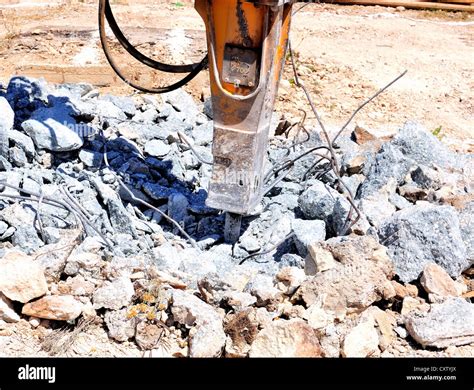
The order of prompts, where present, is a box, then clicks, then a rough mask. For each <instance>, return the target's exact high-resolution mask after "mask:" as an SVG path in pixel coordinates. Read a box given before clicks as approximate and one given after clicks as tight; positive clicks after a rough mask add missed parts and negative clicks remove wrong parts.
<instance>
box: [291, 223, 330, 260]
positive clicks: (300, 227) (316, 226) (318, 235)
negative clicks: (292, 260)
mask: <svg viewBox="0 0 474 390" xmlns="http://www.w3.org/2000/svg"><path fill="white" fill-rule="evenodd" d="M291 227H292V229H293V233H294V234H295V235H294V239H293V240H294V242H295V245H296V249H297V250H298V254H299V255H300V256H301V257H306V255H307V254H308V245H310V244H313V243H315V242H318V241H324V240H325V239H326V223H325V222H324V221H319V220H303V219H294V220H293V221H292V222H291Z"/></svg>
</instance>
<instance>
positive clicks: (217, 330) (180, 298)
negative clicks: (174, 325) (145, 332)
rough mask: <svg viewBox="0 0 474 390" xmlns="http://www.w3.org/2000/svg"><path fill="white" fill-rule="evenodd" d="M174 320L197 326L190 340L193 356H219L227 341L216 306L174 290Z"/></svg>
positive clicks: (190, 352) (190, 351) (172, 309)
mask: <svg viewBox="0 0 474 390" xmlns="http://www.w3.org/2000/svg"><path fill="white" fill-rule="evenodd" d="M171 312H172V314H173V318H174V321H176V322H178V323H180V324H184V325H187V326H195V327H194V331H193V334H192V335H190V340H189V354H190V356H191V357H217V356H220V355H221V353H222V349H223V348H224V345H225V342H226V336H225V333H224V329H223V324H222V319H221V317H220V316H219V314H218V313H217V312H216V311H215V310H214V308H213V307H212V306H210V305H208V304H207V303H204V302H203V301H201V300H200V299H199V298H198V297H196V296H194V295H192V294H190V293H188V292H184V291H179V290H174V291H173V303H172V307H171Z"/></svg>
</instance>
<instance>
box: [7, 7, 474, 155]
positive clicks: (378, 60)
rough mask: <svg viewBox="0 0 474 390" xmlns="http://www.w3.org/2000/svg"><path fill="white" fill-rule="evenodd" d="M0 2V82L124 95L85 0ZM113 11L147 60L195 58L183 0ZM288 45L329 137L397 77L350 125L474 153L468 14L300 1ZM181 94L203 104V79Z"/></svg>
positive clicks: (284, 90) (288, 86) (193, 26)
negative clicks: (427, 136) (432, 139)
mask: <svg viewBox="0 0 474 390" xmlns="http://www.w3.org/2000/svg"><path fill="white" fill-rule="evenodd" d="M2 3H3V4H4V5H1V4H2ZM5 3H8V1H6V0H3V1H0V81H2V80H3V81H6V80H8V79H9V78H10V77H11V75H13V74H22V75H31V76H34V77H45V78H46V79H47V80H48V81H52V82H80V81H84V82H91V83H93V84H95V85H97V86H99V87H100V88H102V89H104V90H111V91H112V92H114V93H115V94H132V93H134V91H133V90H132V89H131V88H129V87H127V86H125V85H124V84H123V83H121V81H120V80H118V78H117V77H115V76H114V74H113V72H112V71H111V69H110V68H109V66H108V65H107V64H106V61H105V58H104V56H103V54H102V52H101V49H100V46H99V42H98V34H97V17H96V13H97V10H96V4H95V2H91V3H90V4H87V3H75V2H72V4H70V5H65V4H56V5H55V4H54V2H47V3H46V2H42V1H39V2H38V1H36V2H35V3H28V2H25V3H21V4H19V5H5ZM119 3H120V4H117V5H113V9H114V11H115V13H116V16H117V18H118V20H119V22H120V25H121V26H122V27H123V29H124V31H125V33H126V35H127V36H128V37H129V38H130V39H131V41H132V42H133V43H134V44H137V45H138V46H139V48H140V50H142V51H144V52H145V53H148V54H150V55H153V56H157V57H159V58H165V59H166V60H168V61H170V62H174V63H180V62H189V61H197V60H198V59H199V58H201V57H202V56H203V54H204V53H205V50H206V48H205V43H204V42H205V35H204V26H203V23H202V21H201V19H200V17H199V15H198V14H197V12H196V11H195V10H194V8H193V6H192V3H193V2H192V1H182V2H174V1H157V2H154V5H146V4H140V2H138V4H139V5H136V4H137V2H134V3H133V4H134V5H133V6H132V5H126V4H123V3H126V2H123V1H120V2H119ZM45 4H48V5H45ZM299 7H301V5H297V6H296V7H295V9H297V8H299ZM291 39H292V43H293V48H294V50H295V52H296V54H297V56H298V62H299V72H300V73H301V75H302V80H303V81H304V82H305V84H306V85H307V86H308V87H309V88H310V91H311V92H312V95H313V99H314V101H315V103H316V105H317V107H318V109H319V111H320V114H321V115H322V117H323V119H324V120H325V122H326V123H327V125H328V126H329V128H330V129H333V130H336V129H337V128H338V126H341V124H342V123H343V122H344V121H345V119H346V118H347V117H348V116H349V115H350V113H351V112H352V111H353V110H354V109H355V108H356V107H357V106H358V104H360V103H361V102H362V101H363V100H364V99H365V98H367V97H369V96H370V95H372V94H373V93H374V92H375V91H377V90H378V89H379V88H380V87H382V86H383V85H385V84H386V83H388V82H389V81H390V80H391V79H393V78H394V77H395V76H397V75H398V74H400V73H401V72H402V71H403V70H405V69H407V70H408V74H407V75H406V76H405V77H404V78H403V79H402V80H400V81H399V82H398V83H396V84H395V85H394V86H393V87H392V88H391V89H390V90H389V91H388V92H387V93H385V94H384V95H383V96H381V97H380V98H379V99H378V100H377V101H376V102H375V103H373V104H371V105H370V106H368V107H367V108H366V109H365V110H364V111H363V112H361V113H360V114H359V116H358V117H357V118H356V121H355V122H354V124H355V123H359V124H365V125H367V126H369V127H371V128H375V129H378V130H382V131H383V130H387V131H391V130H395V129H398V128H399V127H400V126H401V125H402V124H403V123H404V122H405V121H406V120H407V119H415V120H419V121H420V122H421V123H422V124H423V125H424V126H425V127H426V128H427V129H429V130H430V131H434V130H435V129H438V131H439V136H440V137H442V139H443V142H445V143H446V144H448V145H450V146H451V147H452V148H453V149H455V150H458V151H464V152H468V151H470V152H472V151H473V150H474V128H473V123H474V96H473V95H474V92H473V91H474V46H473V42H474V15H472V14H469V13H461V12H442V11H416V10H404V9H394V8H383V7H361V6H337V5H327V4H310V5H307V6H305V7H304V9H303V10H302V11H301V12H298V13H297V14H296V15H295V17H294V21H293V27H292V36H291ZM117 55H118V56H119V57H118V58H119V61H120V63H122V64H123V65H124V70H125V72H126V73H127V75H129V76H131V77H133V78H134V79H135V80H137V81H139V82H141V83H142V84H143V85H151V84H153V83H155V84H160V83H162V82H169V77H168V76H165V77H164V75H163V74H159V73H154V72H151V71H149V70H147V69H146V68H144V67H142V66H140V65H138V64H137V63H135V62H132V60H130V59H129V58H128V57H127V55H126V54H124V53H121V52H119V51H117ZM293 81H294V76H293V74H292V70H291V66H290V64H289V63H287V65H286V67H285V72H284V75H283V79H282V85H281V88H280V95H279V98H278V101H277V104H276V110H277V111H278V112H279V113H282V112H284V113H285V115H286V116H287V117H290V118H291V117H298V116H300V115H301V112H300V111H299V109H304V110H308V106H307V104H306V100H305V98H304V96H303V94H302V93H301V91H299V90H298V89H297V88H296V87H295V86H294V85H293V84H294V83H293ZM187 89H188V91H190V92H191V93H192V94H193V95H194V96H195V97H197V98H204V97H206V96H208V95H209V86H208V75H207V72H202V74H201V75H200V76H199V77H198V78H197V79H196V80H195V81H193V82H192V83H191V84H190V85H189V86H188V87H187ZM279 115H281V114H279ZM310 121H311V119H310ZM439 129H440V130H439ZM350 130H351V127H350V128H349V131H350Z"/></svg>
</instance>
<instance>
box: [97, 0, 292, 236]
mask: <svg viewBox="0 0 474 390" xmlns="http://www.w3.org/2000/svg"><path fill="white" fill-rule="evenodd" d="M294 2H295V0H258V1H257V0H255V1H251V0H195V8H196V10H197V12H198V13H199V14H200V16H201V17H202V19H203V20H204V23H205V25H206V35H207V46H208V56H207V64H208V66H209V74H210V85H211V96H212V110H213V120H214V136H213V150H212V153H213V171H212V178H211V181H210V184H209V188H208V197H207V200H206V204H207V205H208V206H210V207H213V208H216V209H221V210H224V211H227V212H228V213H227V220H226V229H225V235H226V239H227V240H228V241H235V240H236V239H237V238H238V236H239V233H240V218H241V216H242V215H245V214H249V213H251V212H252V210H253V209H254V208H255V207H256V206H257V205H258V204H259V202H260V201H261V199H262V196H263V186H264V184H265V183H263V178H264V165H265V158H266V150H267V143H268V134H269V129H270V122H271V115H272V111H273V106H274V101H275V97H276V94H277V90H278V84H279V81H280V75H281V72H282V67H283V64H284V61H285V56H286V52H287V47H288V34H289V29H290V22H291V13H292V4H293V3H294ZM99 11H100V12H99V23H102V26H101V31H102V30H103V31H104V33H103V34H101V40H102V44H103V46H104V51H105V53H106V55H107V58H108V59H109V62H111V65H112V67H114V69H116V67H115V66H114V63H113V60H111V58H109V57H110V56H109V55H108V54H109V53H108V49H107V42H106V39H105V38H104V36H105V28H104V27H103V24H104V23H103V22H104V15H105V17H107V20H108V22H109V24H110V26H111V28H112V30H113V31H114V33H115V35H116V36H117V38H118V39H119V41H120V43H122V46H123V47H124V48H125V49H127V51H128V52H129V53H130V54H132V55H133V56H134V57H135V58H137V59H138V57H137V55H138V54H140V55H141V53H138V52H137V51H136V50H135V52H134V51H133V50H134V48H133V47H132V49H133V50H132V49H131V50H129V49H130V46H131V45H129V47H128V48H127V43H128V44H129V42H128V41H126V39H125V37H124V36H123V34H121V32H120V30H118V32H119V35H117V31H116V30H117V29H118V26H117V25H116V23H115V20H114V19H113V15H112V12H111V10H110V6H109V4H108V0H100V7H99ZM120 34H121V35H120ZM124 39H125V42H124ZM137 53H138V54H137ZM141 56H142V57H145V56H143V55H141ZM142 59H143V58H142ZM147 60H149V61H148V62H149V63H151V62H150V61H153V60H151V59H149V58H147ZM142 62H143V61H142ZM154 62H155V64H153V63H151V65H150V66H152V67H154V68H156V69H160V70H164V71H170V72H174V73H181V71H182V70H183V68H185V69H186V71H188V72H190V74H191V75H192V73H193V72H194V73H196V72H197V71H199V70H200V68H201V69H202V68H203V67H204V66H205V59H204V60H203V61H202V62H201V63H199V64H193V65H188V66H183V65H181V66H176V65H168V67H169V69H166V68H165V69H163V64H161V63H158V62H156V61H154ZM153 65H156V66H153ZM173 67H174V68H173ZM189 77H190V75H188V76H187V77H185V78H184V79H183V80H184V81H183V82H186V81H188V80H187V78H189ZM124 80H125V81H127V82H129V81H128V80H126V79H125V78H124ZM129 84H131V85H132V86H134V87H138V86H135V85H134V84H132V83H130V82H129ZM180 85H182V82H178V83H176V85H175V86H180ZM175 86H172V87H175ZM172 87H170V88H172ZM138 88H139V89H142V90H146V89H144V88H140V87H138ZM161 89H164V90H165V91H166V90H168V89H166V88H158V89H155V90H153V89H152V90H151V92H164V91H162V90H161Z"/></svg>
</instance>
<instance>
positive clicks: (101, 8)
mask: <svg viewBox="0 0 474 390" xmlns="http://www.w3.org/2000/svg"><path fill="white" fill-rule="evenodd" d="M107 4H108V0H99V36H100V43H101V44H102V49H103V51H104V54H105V58H106V59H107V61H108V62H109V64H110V66H111V67H112V69H113V70H114V72H115V73H116V74H117V76H119V77H120V79H121V80H122V81H124V82H125V83H126V84H128V85H130V86H131V87H132V88H135V89H138V90H139V91H142V92H146V93H166V92H171V91H173V90H175V89H178V88H181V87H182V86H184V85H186V84H187V83H189V82H190V81H191V80H192V79H193V78H195V77H196V76H197V75H198V74H199V72H200V71H201V70H203V69H204V68H205V67H206V66H207V56H206V57H205V58H204V59H203V60H202V61H201V62H200V63H199V64H198V66H197V67H195V68H194V69H193V70H192V71H191V72H190V73H189V74H188V75H187V76H186V77H184V78H182V79H181V80H179V81H177V82H176V83H174V84H171V85H168V86H165V87H158V88H146V87H142V86H141V85H138V84H136V83H134V82H133V81H131V80H129V79H127V78H126V77H125V76H124V75H123V74H122V72H121V71H120V69H119V68H118V66H117V64H116V63H115V60H114V59H113V58H112V55H111V53H110V48H109V45H108V43H107V34H106V32H105V11H106V6H107Z"/></svg>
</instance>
